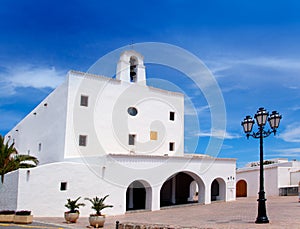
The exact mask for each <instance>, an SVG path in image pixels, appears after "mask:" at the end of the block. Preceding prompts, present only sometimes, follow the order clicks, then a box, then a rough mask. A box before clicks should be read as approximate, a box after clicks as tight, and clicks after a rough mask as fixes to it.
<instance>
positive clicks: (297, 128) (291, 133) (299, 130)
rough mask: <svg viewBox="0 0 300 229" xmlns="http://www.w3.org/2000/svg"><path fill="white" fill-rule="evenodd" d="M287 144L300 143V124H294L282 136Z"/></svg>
mask: <svg viewBox="0 0 300 229" xmlns="http://www.w3.org/2000/svg"><path fill="white" fill-rule="evenodd" d="M280 138H281V139H283V140H284V141H286V142H300V123H292V124H290V125H288V126H287V127H286V129H285V130H284V131H283V132H282V133H281V134H280Z"/></svg>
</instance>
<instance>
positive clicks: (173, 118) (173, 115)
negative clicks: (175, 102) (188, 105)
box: [170, 111, 175, 121]
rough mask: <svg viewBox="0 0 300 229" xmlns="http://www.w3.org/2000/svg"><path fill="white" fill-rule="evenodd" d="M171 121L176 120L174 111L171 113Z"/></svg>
mask: <svg viewBox="0 0 300 229" xmlns="http://www.w3.org/2000/svg"><path fill="white" fill-rule="evenodd" d="M170 120H171V121H174V120H175V112H174V111H170Z"/></svg>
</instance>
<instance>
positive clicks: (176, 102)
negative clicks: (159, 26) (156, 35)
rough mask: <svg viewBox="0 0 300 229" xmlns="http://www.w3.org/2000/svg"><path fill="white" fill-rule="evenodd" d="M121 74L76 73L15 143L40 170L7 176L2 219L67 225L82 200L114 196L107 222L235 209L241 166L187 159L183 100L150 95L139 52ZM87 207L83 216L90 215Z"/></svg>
mask: <svg viewBox="0 0 300 229" xmlns="http://www.w3.org/2000/svg"><path fill="white" fill-rule="evenodd" d="M116 65H117V68H116V77H115V78H109V77H105V76H101V75H93V74H89V73H82V72H76V71H70V72H68V74H67V77H66V80H65V82H64V83H63V84H62V85H60V86H59V87H57V88H56V89H55V90H54V91H53V92H52V93H51V94H49V96H48V97H46V98H45V99H44V100H43V101H42V102H41V103H40V104H39V105H38V106H37V107H36V108H35V109H34V110H33V111H32V112H30V113H29V114H28V115H27V116H26V117H25V118H24V119H23V120H22V121H21V122H20V123H18V124H17V125H16V126H15V127H14V128H13V129H12V130H11V131H10V132H8V133H7V135H6V136H5V138H6V140H9V141H11V142H14V143H15V147H16V149H17V150H18V152H19V153H22V154H30V155H33V156H35V157H37V158H38V159H39V161H40V164H39V165H38V166H37V167H36V168H32V169H19V170H17V171H13V172H11V173H8V174H6V175H5V180H4V183H3V184H1V186H0V208H1V209H0V210H4V209H5V210H25V209H27V210H31V211H32V213H33V215H34V216H48V217H50V216H51V217H52V216H56V217H62V216H63V212H64V211H66V210H67V209H66V208H65V207H64V204H65V203H66V200H67V198H71V199H75V198H77V197H79V196H81V197H82V199H81V201H80V202H85V200H84V197H89V198H92V197H95V196H98V197H103V196H105V195H109V197H108V198H107V199H106V204H110V205H113V208H107V209H105V210H104V212H103V213H104V214H106V215H118V214H124V213H126V212H128V211H133V210H143V209H144V210H151V211H154V210H160V209H161V208H163V207H166V206H173V205H179V204H190V203H202V204H210V203H211V202H212V201H232V200H235V197H236V187H235V179H236V178H235V176H236V160H235V159H225V158H214V157H211V156H208V155H201V154H185V153H184V95H183V94H181V93H178V92H172V91H167V90H162V89H158V88H154V87H149V86H147V80H146V71H145V66H144V62H143V56H142V55H141V54H139V53H137V52H136V51H133V50H129V51H125V52H123V53H122V54H121V55H120V59H119V62H118V63H116ZM86 204H87V206H85V207H82V208H81V209H80V213H81V215H82V216H88V215H89V214H90V213H92V212H91V209H90V206H89V205H88V203H86Z"/></svg>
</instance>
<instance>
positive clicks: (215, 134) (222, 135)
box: [195, 130, 241, 139]
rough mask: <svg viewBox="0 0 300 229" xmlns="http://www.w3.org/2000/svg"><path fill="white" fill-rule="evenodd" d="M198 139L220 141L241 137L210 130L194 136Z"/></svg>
mask: <svg viewBox="0 0 300 229" xmlns="http://www.w3.org/2000/svg"><path fill="white" fill-rule="evenodd" d="M195 135H196V136H199V137H215V138H220V139H235V138H240V137H241V136H240V135H238V134H231V133H229V132H227V131H225V130H212V131H211V132H210V131H200V132H198V133H196V134H195Z"/></svg>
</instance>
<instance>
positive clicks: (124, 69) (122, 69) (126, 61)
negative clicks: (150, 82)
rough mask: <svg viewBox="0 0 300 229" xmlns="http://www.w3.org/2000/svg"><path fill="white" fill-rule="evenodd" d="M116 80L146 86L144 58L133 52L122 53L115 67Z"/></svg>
mask: <svg viewBox="0 0 300 229" xmlns="http://www.w3.org/2000/svg"><path fill="white" fill-rule="evenodd" d="M116 78H117V79H118V80H121V81H124V82H129V83H137V84H140V85H146V71H145V66H144V57H143V56H142V55H141V54H140V53H138V52H136V51H134V50H127V51H125V52H123V53H122V54H121V56H120V60H119V62H118V65H117V73H116Z"/></svg>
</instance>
